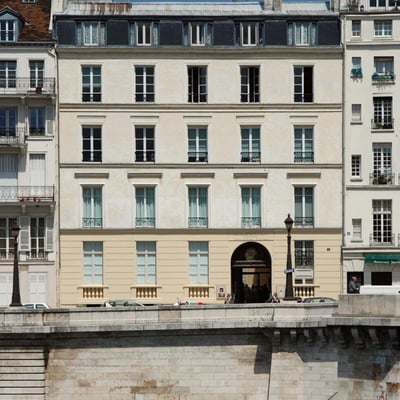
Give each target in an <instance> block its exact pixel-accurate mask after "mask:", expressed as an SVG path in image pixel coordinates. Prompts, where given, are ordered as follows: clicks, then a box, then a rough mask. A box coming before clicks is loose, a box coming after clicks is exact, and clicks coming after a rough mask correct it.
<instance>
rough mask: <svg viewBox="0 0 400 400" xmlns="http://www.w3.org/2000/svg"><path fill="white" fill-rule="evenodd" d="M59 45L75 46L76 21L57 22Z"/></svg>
mask: <svg viewBox="0 0 400 400" xmlns="http://www.w3.org/2000/svg"><path fill="white" fill-rule="evenodd" d="M57 39H58V44H72V45H74V44H75V39H76V37H75V21H58V22H57Z"/></svg>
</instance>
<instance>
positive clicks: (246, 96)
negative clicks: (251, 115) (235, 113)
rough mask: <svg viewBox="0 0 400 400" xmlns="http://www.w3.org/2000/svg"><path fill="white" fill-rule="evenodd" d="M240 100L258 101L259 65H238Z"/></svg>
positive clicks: (243, 101) (246, 101)
mask: <svg viewBox="0 0 400 400" xmlns="http://www.w3.org/2000/svg"><path fill="white" fill-rule="evenodd" d="M240 101H241V102H242V103H258V102H259V101H260V68H259V67H240Z"/></svg>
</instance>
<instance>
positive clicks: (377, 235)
mask: <svg viewBox="0 0 400 400" xmlns="http://www.w3.org/2000/svg"><path fill="white" fill-rule="evenodd" d="M372 214H373V224H372V225H373V227H372V229H373V233H372V241H373V243H374V244H378V245H379V244H381V245H391V244H392V243H393V237H392V236H393V233H392V229H393V226H392V223H393V222H392V200H372Z"/></svg>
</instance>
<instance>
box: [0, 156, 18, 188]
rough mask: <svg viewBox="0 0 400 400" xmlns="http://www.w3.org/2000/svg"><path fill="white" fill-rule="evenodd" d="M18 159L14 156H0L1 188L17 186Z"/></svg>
mask: <svg viewBox="0 0 400 400" xmlns="http://www.w3.org/2000/svg"><path fill="white" fill-rule="evenodd" d="M17 177H18V157H17V155H16V154H1V155H0V179H1V184H2V185H3V186H17V184H18V180H17Z"/></svg>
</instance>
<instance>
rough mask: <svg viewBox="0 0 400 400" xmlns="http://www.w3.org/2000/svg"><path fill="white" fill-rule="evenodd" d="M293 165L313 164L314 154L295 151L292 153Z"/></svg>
mask: <svg viewBox="0 0 400 400" xmlns="http://www.w3.org/2000/svg"><path fill="white" fill-rule="evenodd" d="M294 162H295V163H313V162H314V152H313V151H295V152H294Z"/></svg>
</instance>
